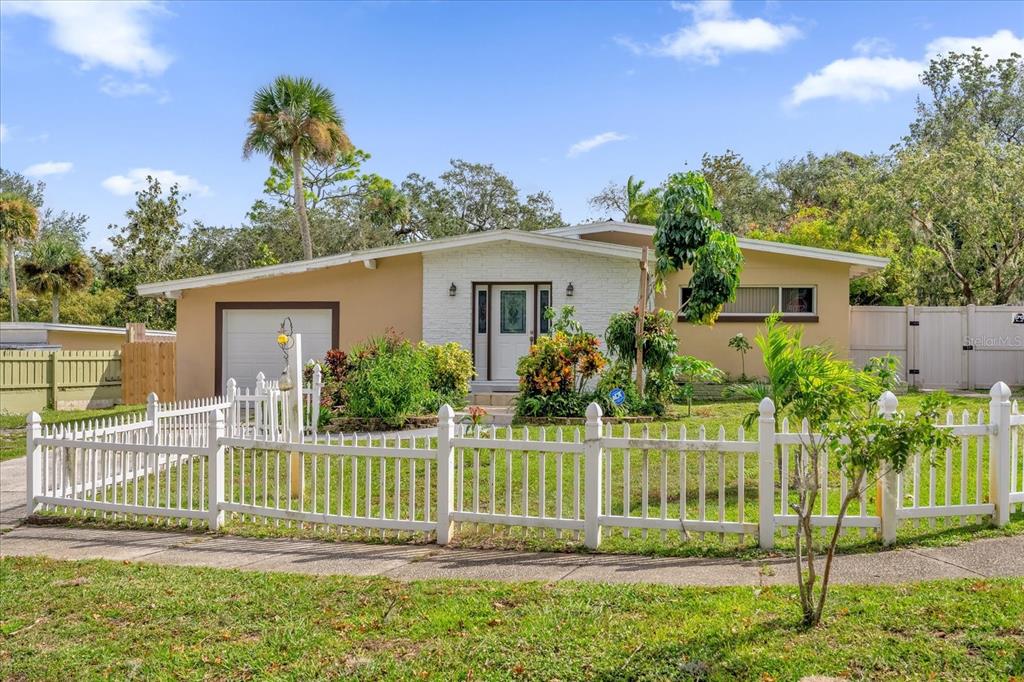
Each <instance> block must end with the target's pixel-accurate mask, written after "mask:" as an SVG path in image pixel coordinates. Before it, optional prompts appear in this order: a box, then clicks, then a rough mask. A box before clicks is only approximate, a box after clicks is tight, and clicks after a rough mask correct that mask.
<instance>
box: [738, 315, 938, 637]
mask: <svg viewBox="0 0 1024 682" xmlns="http://www.w3.org/2000/svg"><path fill="white" fill-rule="evenodd" d="M802 333H803V332H802V330H801V329H798V328H793V327H788V326H785V325H781V324H779V323H778V315H777V314H776V315H772V316H771V317H770V318H769V319H768V322H767V325H766V329H765V331H764V332H763V333H761V334H758V336H757V339H756V343H757V345H758V347H759V348H760V349H761V351H762V352H763V353H764V364H765V368H766V370H767V373H768V386H769V387H770V390H769V393H770V395H771V397H772V398H773V399H774V401H775V407H776V415H777V417H778V416H781V415H789V416H792V417H795V418H796V419H798V420H801V421H803V420H806V422H807V426H808V429H807V431H808V432H809V433H810V434H814V435H813V436H803V437H802V438H801V445H802V451H803V453H804V454H803V456H798V457H796V458H795V459H796V461H795V463H794V465H793V466H792V468H791V471H790V477H791V480H790V481H789V486H790V491H792V492H791V495H790V497H789V499H787V500H785V502H786V504H788V505H789V508H790V509H792V511H793V513H794V514H795V515H796V517H797V532H796V535H795V543H796V547H795V549H796V570H797V571H796V572H797V585H798V587H799V592H800V608H801V611H802V613H803V622H804V624H805V625H807V626H814V625H817V624H818V623H819V622H821V614H822V610H823V609H824V606H825V600H826V598H827V596H828V586H829V578H830V576H831V572H832V560H833V558H834V556H835V550H836V545H837V543H838V541H839V537H840V534H841V532H842V529H843V520H844V519H845V517H846V513H847V510H848V509H849V507H850V504H851V503H852V502H854V501H855V500H857V499H859V498H860V497H861V496H862V495H864V494H865V493H866V492H867V491H868V490H870V489H871V487H872V486H873V485H874V484H875V483H876V482H877V481H878V480H879V479H880V477H881V476H882V474H883V473H884V472H885V471H887V470H891V471H895V472H900V471H903V468H904V467H905V466H906V465H907V462H908V461H909V460H910V458H911V457H913V455H914V454H915V453H919V452H926V453H927V452H937V451H941V450H944V449H945V448H947V447H949V446H950V445H951V443H952V441H953V437H952V435H951V434H950V433H949V432H948V430H944V429H941V428H936V427H935V426H934V423H935V422H936V420H937V419H938V417H939V411H940V409H941V407H942V405H943V402H944V401H945V395H944V394H942V393H941V392H940V393H936V394H931V395H929V396H928V397H926V398H925V400H924V402H923V403H922V406H921V409H920V411H919V412H918V413H917V414H915V415H913V416H908V415H906V414H903V413H900V414H897V415H892V416H891V418H890V416H889V415H883V414H881V413H880V412H881V411H880V409H879V407H880V405H879V402H880V398H879V396H882V398H881V400H885V401H891V403H892V405H895V400H896V398H895V396H893V395H892V393H890V392H888V389H890V388H892V387H894V386H895V384H896V382H897V381H898V375H897V373H896V371H895V367H896V365H895V362H896V361H895V360H894V359H892V358H875V359H873V360H872V361H871V362H869V363H868V365H867V366H866V367H865V368H864V369H863V370H857V369H855V368H854V367H853V365H851V364H850V363H849V362H848V361H846V360H840V359H838V358H836V357H835V356H834V355H833V353H832V351H831V350H830V349H829V348H827V347H825V346H822V345H815V346H804V345H803V344H802V342H801V341H802ZM883 392H884V394H883ZM757 415H758V412H757V410H755V411H754V412H752V413H751V414H750V415H748V416H747V418H746V419H745V423H747V424H751V423H752V422H753V421H754V419H756V418H757ZM829 460H831V461H832V462H835V463H836V465H837V467H838V469H839V470H840V471H841V472H842V473H843V474H844V475H845V476H846V479H847V489H846V492H845V494H844V495H842V496H841V499H839V502H838V508H836V509H832V508H829V509H826V510H824V513H825V514H829V515H834V517H835V524H834V526H833V527H832V528H831V529H829V531H828V534H827V545H826V547H825V557H824V567H823V569H822V573H821V578H820V583H819V579H818V573H817V571H818V567H817V566H816V563H815V562H816V557H815V546H814V526H813V525H812V518H813V517H814V516H815V514H816V513H817V512H816V509H817V507H818V506H819V505H818V502H819V497H820V494H821V490H822V487H823V486H825V485H827V483H828V479H827V476H828V472H827V471H825V470H824V467H825V462H827V461H829Z"/></svg>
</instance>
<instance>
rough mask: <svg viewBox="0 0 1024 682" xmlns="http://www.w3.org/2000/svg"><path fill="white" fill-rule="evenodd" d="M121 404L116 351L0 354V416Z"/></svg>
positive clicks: (118, 365)
mask: <svg viewBox="0 0 1024 682" xmlns="http://www.w3.org/2000/svg"><path fill="white" fill-rule="evenodd" d="M120 402H121V351H116V350H58V351H37V350H4V351H0V412H3V413H6V414H24V413H26V412H31V411H32V410H42V409H44V408H47V407H52V408H56V409H81V408H93V407H109V406H110V405H114V404H117V403H120Z"/></svg>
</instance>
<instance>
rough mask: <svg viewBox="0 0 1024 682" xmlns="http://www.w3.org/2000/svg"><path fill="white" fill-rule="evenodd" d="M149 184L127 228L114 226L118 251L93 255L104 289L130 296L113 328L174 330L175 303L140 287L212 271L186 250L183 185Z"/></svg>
mask: <svg viewBox="0 0 1024 682" xmlns="http://www.w3.org/2000/svg"><path fill="white" fill-rule="evenodd" d="M146 181H147V186H146V188H145V189H142V190H139V191H138V192H136V193H135V206H134V207H132V208H130V209H128V211H126V212H125V217H126V218H127V221H126V222H125V224H124V225H122V226H118V225H111V226H110V230H111V232H112V235H111V237H110V243H111V244H112V245H113V250H112V251H109V252H104V251H93V255H94V257H95V258H96V260H97V262H98V263H99V266H100V273H101V278H100V285H101V286H102V287H111V288H115V289H118V290H120V291H121V292H122V293H123V295H124V300H123V302H122V304H121V306H120V307H119V308H118V309H117V312H116V314H115V316H114V317H113V318H112V319H111V320H110V321H109V323H110V324H113V325H116V326H121V325H124V324H125V323H127V322H143V323H145V324H146V326H147V327H150V328H152V329H173V328H174V325H175V306H174V301H173V300H164V299H155V298H145V297H142V296H139V295H138V292H137V291H136V287H137V286H138V285H139V284H143V283H146V282H158V281H163V280H169V279H179V278H182V277H192V276H195V275H200V274H205V272H206V270H205V269H204V268H203V267H202V265H201V264H199V263H196V262H194V261H193V260H192V259H190V258H188V257H187V251H186V249H185V248H184V247H185V236H186V228H185V224H184V222H183V220H182V217H183V216H184V214H185V208H184V205H183V201H184V199H185V198H186V196H185V195H182V194H181V192H180V190H179V189H178V186H177V185H171V187H170V188H169V189H168V190H167V191H166V192H164V190H163V188H162V187H161V185H160V181H159V180H157V179H156V178H152V177H149V178H147V179H146Z"/></svg>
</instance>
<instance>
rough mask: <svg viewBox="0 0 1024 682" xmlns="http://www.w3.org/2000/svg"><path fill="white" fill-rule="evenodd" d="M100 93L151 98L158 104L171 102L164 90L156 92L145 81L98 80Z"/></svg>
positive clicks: (109, 78) (112, 95)
mask: <svg viewBox="0 0 1024 682" xmlns="http://www.w3.org/2000/svg"><path fill="white" fill-rule="evenodd" d="M100 92H102V93H103V94H104V95H110V96H111V97H138V96H152V97H155V98H156V100H157V102H159V103H160V104H163V103H165V102H169V101H170V100H171V96H170V94H169V93H168V92H167V91H166V90H158V89H157V88H154V87H153V86H152V85H150V84H149V83H146V82H145V81H122V80H118V79H116V78H112V77H110V76H104V77H103V78H102V79H100Z"/></svg>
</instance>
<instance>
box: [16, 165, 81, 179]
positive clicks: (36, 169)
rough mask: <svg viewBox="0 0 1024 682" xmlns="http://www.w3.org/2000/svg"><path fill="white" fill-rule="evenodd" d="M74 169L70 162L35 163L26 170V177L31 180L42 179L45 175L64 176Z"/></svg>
mask: <svg viewBox="0 0 1024 682" xmlns="http://www.w3.org/2000/svg"><path fill="white" fill-rule="evenodd" d="M73 167H74V164H72V163H71V162H70V161H43V162H42V163H34V164H32V165H31V166H29V167H28V168H26V169H25V171H24V172H25V175H27V176H29V177H30V178H41V177H43V176H45V175H63V174H64V173H68V172H70V171H71V169H72V168H73Z"/></svg>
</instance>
